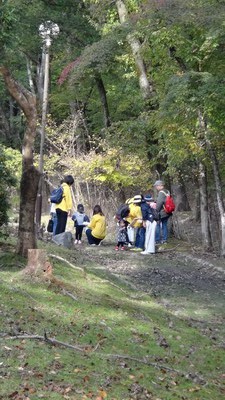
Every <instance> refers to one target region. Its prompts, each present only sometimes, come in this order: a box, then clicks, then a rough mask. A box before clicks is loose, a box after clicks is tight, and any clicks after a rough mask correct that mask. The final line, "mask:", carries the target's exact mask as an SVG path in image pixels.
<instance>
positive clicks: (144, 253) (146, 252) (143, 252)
mask: <svg viewBox="0 0 225 400" xmlns="http://www.w3.org/2000/svg"><path fill="white" fill-rule="evenodd" d="M140 254H143V255H144V256H146V255H148V254H155V253H150V252H149V251H146V250H145V251H142V252H141V253H140Z"/></svg>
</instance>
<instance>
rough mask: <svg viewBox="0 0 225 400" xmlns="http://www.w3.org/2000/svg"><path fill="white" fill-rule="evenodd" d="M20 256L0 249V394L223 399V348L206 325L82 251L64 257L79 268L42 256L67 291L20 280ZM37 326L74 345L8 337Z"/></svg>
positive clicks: (35, 331) (53, 398)
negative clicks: (113, 275) (100, 270)
mask: <svg viewBox="0 0 225 400" xmlns="http://www.w3.org/2000/svg"><path fill="white" fill-rule="evenodd" d="M48 251H49V253H51V252H53V247H52V246H51V245H49V247H48ZM54 253H55V254H57V253H58V254H60V255H61V256H62V257H65V258H66V257H68V256H71V254H69V253H68V250H66V249H61V248H56V247H54ZM25 262H26V261H25V260H23V259H18V257H16V256H15V255H14V254H13V253H11V252H9V251H8V252H2V253H0V327H1V328H0V341H1V350H0V355H1V359H0V379H1V382H0V383H1V385H0V399H4V400H5V399H14V400H22V399H24V400H25V399H30V400H38V399H46V400H47V399H48V400H59V399H60V400H61V399H71V400H74V399H77V400H79V399H80V400H82V399H95V400H101V399H111V400H113V399H114V400H131V399H140V400H141V399H152V400H160V399H161V400H176V399H179V400H186V399H187V400H189V399H190V400H191V399H193V400H198V399H204V400H220V399H221V400H222V399H224V394H225V386H224V381H225V379H224V378H225V371H224V364H225V363H224V361H225V355H224V348H222V347H221V346H220V345H219V344H218V342H216V341H215V340H214V339H213V338H211V337H210V335H208V334H206V331H205V330H206V329H210V324H209V325H207V327H206V326H204V329H203V327H202V325H201V323H199V324H198V323H196V324H194V323H190V320H189V319H188V318H185V317H184V315H182V316H178V315H176V314H175V313H174V312H173V311H172V310H171V309H170V310H168V309H166V308H165V307H164V306H163V305H162V304H160V303H158V302H157V301H156V300H155V299H154V298H151V297H150V296H148V295H147V294H144V295H142V294H141V293H137V292H136V291H133V290H131V289H129V288H128V287H127V286H124V285H123V286H121V290H120V288H119V283H118V282H116V285H117V286H118V287H116V286H115V285H112V284H111V283H110V278H109V277H108V281H107V280H106V279H104V280H103V279H102V278H103V276H97V275H96V274H94V273H93V270H92V271H89V272H88V268H89V267H90V260H89V262H88V263H87V264H85V260H84V258H83V256H82V254H78V253H76V255H75V256H73V261H71V259H70V262H73V264H74V265H75V266H76V265H77V266H79V267H80V266H81V265H82V267H86V270H87V272H86V274H84V273H83V272H82V271H80V270H76V269H73V268H71V267H70V266H69V265H67V264H65V263H60V262H59V261H57V262H56V260H52V263H53V265H54V276H55V277H56V278H57V279H58V280H60V282H61V284H62V285H64V288H65V289H66V291H67V292H70V293H72V294H73V296H74V297H75V298H76V299H72V298H71V297H69V296H68V295H65V294H63V291H62V287H61V286H59V285H57V284H55V283H51V282H41V281H38V280H37V281H35V280H33V279H32V280H29V279H24V277H23V275H22V274H21V270H22V269H23V267H24V265H25ZM95 264H96V260H95ZM209 306H210V305H209ZM190 313H191V311H190V310H189V314H190ZM184 314H185V313H184ZM189 316H190V315H189ZM194 317H195V319H196V318H197V317H198V316H197V317H196V315H194ZM199 317H202V315H200V316H199ZM45 332H46V334H47V337H49V338H55V339H57V340H58V341H62V342H64V343H67V344H71V345H74V346H80V347H81V348H82V351H75V350H73V349H70V348H67V347H63V346H53V345H51V344H49V343H47V342H43V341H39V340H34V339H19V338H18V339H16V340H12V339H10V337H11V335H15V334H16V333H17V334H29V335H41V336H43V335H44V333H45ZM147 363H148V364H149V365H147Z"/></svg>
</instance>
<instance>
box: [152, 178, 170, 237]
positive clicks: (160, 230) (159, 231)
mask: <svg viewBox="0 0 225 400" xmlns="http://www.w3.org/2000/svg"><path fill="white" fill-rule="evenodd" d="M154 187H155V188H156V190H157V192H158V197H157V201H156V210H157V211H158V212H159V216H160V221H159V222H158V223H157V226H156V231H155V242H156V244H159V243H161V244H166V243H167V240H168V226H167V225H168V219H169V217H170V216H171V214H167V213H166V211H164V207H163V206H164V204H165V201H166V196H167V195H170V192H169V190H167V189H165V188H164V182H163V181H161V180H157V181H156V182H155V183H154Z"/></svg>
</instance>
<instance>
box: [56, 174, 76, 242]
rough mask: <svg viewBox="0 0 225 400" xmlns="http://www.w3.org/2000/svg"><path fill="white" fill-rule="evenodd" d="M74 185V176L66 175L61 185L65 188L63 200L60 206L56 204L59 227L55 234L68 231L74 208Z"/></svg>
mask: <svg viewBox="0 0 225 400" xmlns="http://www.w3.org/2000/svg"><path fill="white" fill-rule="evenodd" d="M73 183H74V179H73V177H72V175H66V176H65V178H64V179H63V183H62V184H61V186H62V188H63V198H62V201H61V202H60V203H59V204H56V207H55V210H56V215H57V226H56V231H55V234H56V235H58V234H59V233H63V232H65V230H66V223H67V218H68V216H69V215H71V210H72V206H73V202H72V196H71V186H72V185H73Z"/></svg>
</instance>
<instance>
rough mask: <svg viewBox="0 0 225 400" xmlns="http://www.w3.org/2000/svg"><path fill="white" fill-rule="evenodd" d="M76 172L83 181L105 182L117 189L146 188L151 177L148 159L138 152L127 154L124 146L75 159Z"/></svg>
mask: <svg viewBox="0 0 225 400" xmlns="http://www.w3.org/2000/svg"><path fill="white" fill-rule="evenodd" d="M73 168H74V173H76V175H78V176H79V177H80V178H81V181H82V180H84V181H87V182H95V183H97V184H99V183H104V184H107V186H109V187H110V188H112V189H114V190H117V189H118V188H120V187H124V188H126V187H140V188H141V189H144V188H145V187H146V185H147V182H148V179H149V169H148V161H147V159H145V158H140V157H139V156H138V155H137V154H135V153H133V155H131V154H130V155H125V154H124V152H123V149H122V147H117V148H107V149H104V152H102V153H101V154H98V153H97V154H96V153H95V152H91V153H89V154H88V155H87V156H86V157H84V158H83V159H82V158H80V159H76V160H74V161H73Z"/></svg>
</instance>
